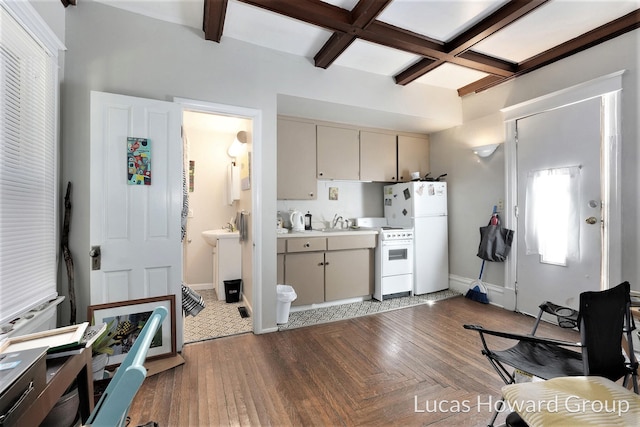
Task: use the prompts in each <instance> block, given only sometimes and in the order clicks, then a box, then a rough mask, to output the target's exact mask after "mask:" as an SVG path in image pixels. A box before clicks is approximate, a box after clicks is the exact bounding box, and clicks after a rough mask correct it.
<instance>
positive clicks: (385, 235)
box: [380, 229, 413, 240]
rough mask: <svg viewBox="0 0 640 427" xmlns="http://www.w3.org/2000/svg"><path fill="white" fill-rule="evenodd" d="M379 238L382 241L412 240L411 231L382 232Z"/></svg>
mask: <svg viewBox="0 0 640 427" xmlns="http://www.w3.org/2000/svg"><path fill="white" fill-rule="evenodd" d="M380 236H381V238H382V240H412V239H413V230H411V229H409V230H402V229H400V230H382V231H381V232H380Z"/></svg>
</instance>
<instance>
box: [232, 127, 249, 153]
mask: <svg viewBox="0 0 640 427" xmlns="http://www.w3.org/2000/svg"><path fill="white" fill-rule="evenodd" d="M246 143H247V132H245V131H243V130H241V131H240V132H238V133H237V134H236V137H235V138H234V140H233V142H232V143H231V145H230V146H229V148H228V149H227V154H229V157H233V158H236V157H238V156H239V155H240V153H242V150H243V148H244V144H246Z"/></svg>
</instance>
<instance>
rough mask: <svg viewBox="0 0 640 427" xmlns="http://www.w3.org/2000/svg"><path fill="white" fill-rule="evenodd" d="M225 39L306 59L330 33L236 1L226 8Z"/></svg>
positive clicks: (311, 55) (312, 54)
mask: <svg viewBox="0 0 640 427" xmlns="http://www.w3.org/2000/svg"><path fill="white" fill-rule="evenodd" d="M224 37H231V38H234V39H237V40H242V41H246V42H247V43H252V44H255V45H258V46H263V47H267V48H269V49H275V50H279V51H282V52H287V53H292V54H294V55H300V56H304V57H307V58H313V56H314V55H315V54H316V53H317V52H318V50H320V48H321V47H322V45H323V44H324V43H325V42H326V41H327V40H328V39H329V37H331V32H329V31H326V30H323V29H321V28H319V27H316V26H314V25H310V24H306V23H304V22H301V21H297V20H295V19H292V18H288V17H285V16H282V15H278V14H277V13H273V12H269V11H266V10H263V9H259V8H257V7H254V6H249V5H246V4H244V3H239V2H237V1H230V2H229V3H228V5H227V15H226V18H225V23H224V35H223V38H224Z"/></svg>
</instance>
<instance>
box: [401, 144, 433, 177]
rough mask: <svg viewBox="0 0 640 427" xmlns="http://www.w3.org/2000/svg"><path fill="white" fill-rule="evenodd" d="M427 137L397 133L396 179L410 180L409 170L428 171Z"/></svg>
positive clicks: (421, 174) (421, 173)
mask: <svg viewBox="0 0 640 427" xmlns="http://www.w3.org/2000/svg"><path fill="white" fill-rule="evenodd" d="M429 169H430V168H429V139H428V138H427V137H426V136H425V137H415V136H405V135H398V175H399V177H398V180H399V181H401V182H402V181H411V172H420V176H421V177H424V176H425V175H426V174H427V173H428V172H429Z"/></svg>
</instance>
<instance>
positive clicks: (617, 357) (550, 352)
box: [464, 282, 638, 426]
mask: <svg viewBox="0 0 640 427" xmlns="http://www.w3.org/2000/svg"><path fill="white" fill-rule="evenodd" d="M629 292H630V285H629V282H624V283H622V284H620V285H618V286H616V287H615V288H612V289H608V290H605V291H600V292H583V293H581V294H580V307H579V308H580V311H579V313H575V312H574V310H572V309H570V308H566V307H561V306H557V305H555V304H552V303H548V302H547V303H544V304H542V305H541V306H540V309H541V311H540V314H539V315H538V318H537V319H536V323H535V325H534V328H533V332H532V334H531V335H521V334H512V333H508V332H501V331H494V330H489V329H485V328H483V327H482V326H478V325H464V328H465V329H470V330H474V331H477V332H478V333H479V334H480V340H481V341H482V346H483V349H482V354H483V355H484V356H486V358H487V360H489V363H490V364H491V366H493V368H494V369H495V370H496V372H497V373H498V375H500V378H502V380H503V381H504V382H505V384H511V383H514V382H515V374H514V373H513V369H516V370H519V371H522V372H524V373H526V374H528V375H530V376H535V377H538V378H542V379H544V380H547V379H551V378H555V377H562V376H579V375H594V376H602V377H605V378H608V379H610V380H612V381H618V380H619V379H620V378H624V380H623V386H624V387H627V385H628V383H629V380H632V383H633V390H634V392H635V393H638V380H637V375H638V362H637V360H636V358H635V354H634V352H633V342H632V333H633V330H634V329H635V323H634V321H633V317H632V316H631V311H630V306H631V297H630V294H629ZM543 312H549V313H554V314H556V315H559V322H558V323H559V324H560V325H561V326H569V327H570V326H571V325H572V324H573V323H572V322H573V321H574V320H573V319H575V322H576V324H577V325H578V326H579V329H580V339H581V342H566V341H561V340H555V339H548V338H542V337H537V336H534V335H533V334H535V331H536V329H537V327H538V324H539V322H540V318H541V316H542V313H543ZM560 317H561V318H562V319H560ZM563 323H564V324H563ZM623 334H626V341H627V342H626V345H627V347H628V348H627V349H626V350H627V353H628V358H625V356H624V350H625V349H623V344H622V343H623V340H622V338H623ZM485 335H492V336H497V337H502V338H508V339H512V340H516V341H518V342H517V343H516V344H515V345H514V346H513V347H510V348H508V349H506V350H500V351H495V350H491V349H490V348H489V346H488V345H487V341H486V339H485ZM571 348H574V349H577V350H578V351H575V350H571ZM507 366H510V367H511V368H513V369H508V368H507ZM501 409H502V408H501V407H498V411H496V413H495V414H494V415H493V418H492V419H491V422H490V423H489V426H493V423H494V422H495V420H496V417H497V415H498V412H499V411H500V410H501Z"/></svg>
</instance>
